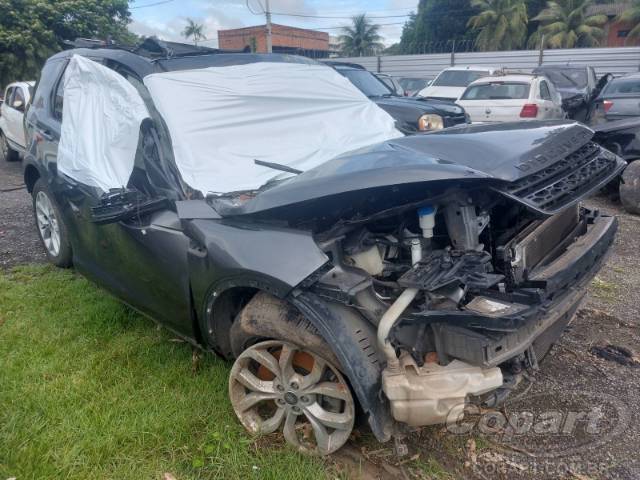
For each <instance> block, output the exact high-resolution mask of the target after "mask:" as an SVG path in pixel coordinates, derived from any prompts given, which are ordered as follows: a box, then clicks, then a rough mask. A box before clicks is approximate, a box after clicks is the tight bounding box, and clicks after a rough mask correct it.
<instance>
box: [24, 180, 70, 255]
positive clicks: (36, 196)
mask: <svg viewBox="0 0 640 480" xmlns="http://www.w3.org/2000/svg"><path fill="white" fill-rule="evenodd" d="M32 196H33V213H34V216H35V219H36V226H37V227H38V234H39V235H40V240H41V241H42V245H43V246H44V250H45V253H46V254H47V258H48V259H49V261H50V262H51V263H53V264H54V265H56V266H58V267H69V266H71V244H70V243H69V235H68V233H67V228H66V226H65V224H64V222H63V220H62V216H61V215H60V210H59V209H58V206H57V205H56V203H55V200H54V199H53V195H51V192H50V191H49V189H48V188H47V186H46V184H45V183H44V182H43V181H42V179H39V180H38V181H37V182H36V183H35V185H34V186H33V192H32Z"/></svg>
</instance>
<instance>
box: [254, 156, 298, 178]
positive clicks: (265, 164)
mask: <svg viewBox="0 0 640 480" xmlns="http://www.w3.org/2000/svg"><path fill="white" fill-rule="evenodd" d="M253 163H255V164H256V165H260V166H261V167H267V168H273V169H274V170H280V171H281V172H287V173H293V174H295V175H300V174H301V173H302V170H298V169H297V168H293V167H288V166H287V165H282V164H281V163H273V162H265V161H264V160H258V159H254V160H253Z"/></svg>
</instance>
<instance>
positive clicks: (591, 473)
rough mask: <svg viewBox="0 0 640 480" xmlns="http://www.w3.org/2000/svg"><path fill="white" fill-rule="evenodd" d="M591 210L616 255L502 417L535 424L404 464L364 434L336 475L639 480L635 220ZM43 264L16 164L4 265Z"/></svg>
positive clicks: (1, 192) (4, 221) (11, 173)
mask: <svg viewBox="0 0 640 480" xmlns="http://www.w3.org/2000/svg"><path fill="white" fill-rule="evenodd" d="M588 205H589V206H591V207H594V208H598V209H600V210H601V211H602V212H604V213H606V214H611V215H617V216H618V218H619V222H620V229H619V233H618V236H617V239H616V243H615V247H614V251H613V253H612V255H611V257H610V258H609V260H608V262H607V264H606V266H605V267H604V268H603V269H602V271H601V272H600V274H599V275H598V276H597V278H596V279H595V280H594V282H593V283H592V285H591V287H590V289H589V294H588V296H587V298H586V299H585V302H584V303H583V306H582V308H581V309H580V311H579V313H578V315H577V316H576V318H575V319H574V321H573V322H572V324H571V325H570V326H569V327H568V329H567V330H566V331H565V333H564V334H563V336H562V338H561V340H560V342H559V343H558V344H556V345H555V346H554V347H553V348H552V349H551V351H550V353H549V354H548V355H547V357H546V358H545V359H544V360H543V361H542V362H541V364H540V370H539V371H538V372H537V373H536V374H535V378H533V379H532V380H531V381H525V382H523V383H522V384H521V385H519V386H518V388H517V389H516V391H514V393H513V394H512V396H511V397H510V398H511V400H510V401H509V402H508V403H507V405H506V407H505V408H504V409H502V410H499V411H498V412H499V413H500V414H502V415H504V418H510V416H511V415H513V414H514V413H515V414H517V415H518V416H517V417H515V418H524V419H525V420H524V423H525V424H526V419H527V418H533V419H534V420H533V423H534V427H532V428H529V429H528V430H527V428H526V425H525V428H524V429H523V430H515V431H514V430H513V429H511V430H509V429H508V428H507V429H506V430H505V429H502V430H500V429H499V428H498V429H497V433H495V432H493V433H492V430H491V428H492V427H494V428H495V427H496V426H495V425H494V424H492V423H491V416H493V419H494V420H499V419H500V418H501V417H500V416H499V415H498V414H496V412H492V413H491V415H489V416H488V417H487V416H486V415H485V416H483V417H480V416H477V415H476V416H471V417H469V419H470V420H469V421H470V422H471V423H470V425H472V426H473V427H474V428H473V429H472V431H471V432H470V433H468V434H464V435H461V434H453V433H451V432H449V431H448V430H447V429H446V428H445V427H441V426H438V427H429V428H425V429H422V430H421V431H419V432H416V433H414V434H412V435H411V436H410V437H409V438H408V440H407V443H408V446H409V454H408V455H407V456H405V457H403V458H397V457H395V455H394V453H393V450H392V446H391V445H390V444H387V445H380V444H378V443H376V442H375V441H374V439H373V438H372V436H371V435H370V434H367V433H364V432H366V429H363V430H362V432H363V433H360V432H356V433H355V434H354V438H353V441H352V442H350V444H349V445H347V447H346V448H344V449H343V450H342V451H341V453H340V455H336V456H334V457H333V458H332V459H331V460H329V462H330V463H333V466H334V468H335V469H336V470H338V471H341V472H342V473H343V475H344V476H346V477H348V478H366V479H371V478H505V479H506V478H508V479H512V478H526V479H534V478H535V479H537V478H575V479H578V480H584V479H589V478H593V479H595V478H620V479H636V478H640V455H638V451H639V450H640V428H639V427H640V418H639V415H638V411H639V410H640V395H639V394H638V392H640V368H639V367H638V366H637V361H638V358H635V356H636V355H637V356H638V357H640V306H639V301H638V300H639V298H640V295H639V294H638V285H639V284H640V261H639V258H638V252H639V251H640V217H639V216H634V215H629V214H627V213H625V212H623V211H622V209H621V207H620V205H619V204H618V203H616V202H615V201H612V200H611V199H609V198H608V197H606V196H604V195H602V196H598V197H595V198H593V199H591V200H589V201H588ZM43 261H45V255H44V253H43V250H42V247H41V245H40V243H39V240H38V237H37V233H36V230H35V226H34V222H33V215H32V207H31V198H30V196H29V194H28V193H27V191H26V190H25V188H24V185H23V183H22V175H21V167H20V164H19V163H6V162H5V163H3V164H0V269H8V268H10V267H12V266H14V265H18V264H22V263H39V262H43ZM606 345H614V346H617V347H624V349H627V350H628V351H629V352H630V354H631V357H632V359H631V360H632V361H630V362H627V365H622V364H620V363H617V362H615V361H611V360H607V359H603V358H600V357H598V356H596V355H594V354H593V353H591V351H592V347H594V346H596V347H597V346H606ZM634 362H635V363H634ZM571 412H573V413H574V414H578V415H580V413H582V414H583V415H585V414H586V415H589V414H591V415H595V417H593V418H596V420H597V421H596V422H595V424H594V425H589V424H588V422H587V421H586V420H585V419H584V417H578V420H577V421H576V422H574V423H575V425H574V428H570V426H569V427H567V422H566V420H567V415H569V414H571ZM527 415H529V417H527ZM556 415H559V417H558V416H556ZM542 418H546V419H549V418H553V419H556V420H557V419H558V418H560V420H559V421H561V423H562V428H561V429H560V431H558V429H557V428H556V429H555V430H554V429H553V428H551V429H550V431H547V430H545V428H543V427H544V425H543V424H542V423H540V422H541V419H542ZM588 418H592V417H588ZM474 422H475V423H474ZM483 422H484V423H483ZM498 423H499V422H498ZM481 425H484V428H480V426H481ZM547 425H548V422H547ZM498 426H499V425H498ZM552 426H553V425H552ZM537 427H539V428H537ZM590 427H593V428H590ZM565 429H566V430H567V431H565ZM545 432H546V433H545ZM550 455H553V456H550Z"/></svg>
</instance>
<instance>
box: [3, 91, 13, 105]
mask: <svg viewBox="0 0 640 480" xmlns="http://www.w3.org/2000/svg"><path fill="white" fill-rule="evenodd" d="M14 88H15V87H9V88H7V91H6V92H5V93H4V103H5V104H6V105H7V106H9V105H11V97H12V96H13V90H14Z"/></svg>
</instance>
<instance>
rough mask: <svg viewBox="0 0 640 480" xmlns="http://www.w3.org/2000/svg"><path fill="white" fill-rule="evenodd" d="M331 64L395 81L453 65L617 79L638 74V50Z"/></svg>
mask: <svg viewBox="0 0 640 480" xmlns="http://www.w3.org/2000/svg"><path fill="white" fill-rule="evenodd" d="M332 60H337V61H344V62H353V63H358V64H360V65H362V66H363V67H365V68H366V69H367V70H370V71H372V72H378V73H387V74H389V75H393V76H398V77H424V78H433V77H435V76H436V75H437V74H438V73H440V72H441V71H442V70H443V69H444V68H447V67H450V66H452V65H487V66H495V67H506V68H510V69H518V70H524V71H530V70H532V69H533V68H535V67H537V66H538V65H539V64H540V63H544V64H567V63H570V64H571V65H591V66H592V67H594V68H595V69H596V73H597V74H598V75H603V74H605V73H613V74H614V75H616V76H617V75H623V74H625V73H631V72H637V71H639V67H640V47H619V48H575V49H548V50H543V51H540V50H515V51H508V52H458V53H436V54H428V55H389V56H379V57H350V58H334V59H332Z"/></svg>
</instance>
